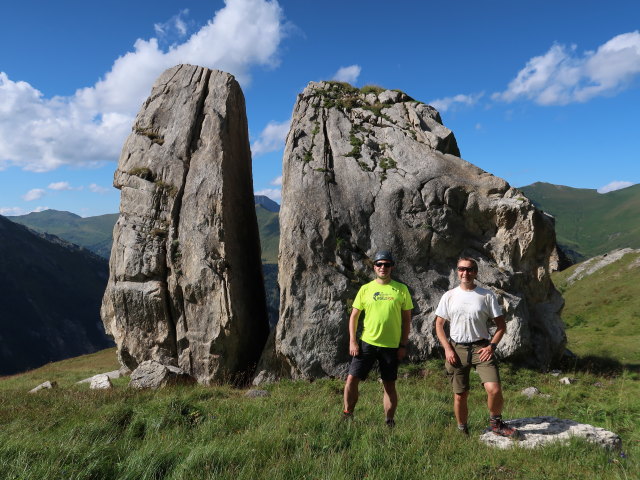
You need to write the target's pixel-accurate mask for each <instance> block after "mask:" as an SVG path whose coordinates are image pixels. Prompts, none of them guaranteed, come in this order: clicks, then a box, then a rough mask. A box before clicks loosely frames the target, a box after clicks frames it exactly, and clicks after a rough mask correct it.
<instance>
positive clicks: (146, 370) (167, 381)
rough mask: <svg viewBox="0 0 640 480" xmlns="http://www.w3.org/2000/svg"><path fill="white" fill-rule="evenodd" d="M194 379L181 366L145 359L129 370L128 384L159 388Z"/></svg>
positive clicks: (191, 381)
mask: <svg viewBox="0 0 640 480" xmlns="http://www.w3.org/2000/svg"><path fill="white" fill-rule="evenodd" d="M193 382H194V379H193V378H192V377H190V376H189V375H187V374H186V373H184V371H183V370H182V369H181V368H178V367H174V366H172V365H163V364H161V363H160V362H156V361H155V360H146V361H144V362H142V363H141V364H140V365H138V368H136V369H135V370H134V371H133V372H131V381H130V382H129V386H130V387H133V388H141V389H142V388H152V389H155V388H160V387H164V386H167V385H177V384H181V383H193Z"/></svg>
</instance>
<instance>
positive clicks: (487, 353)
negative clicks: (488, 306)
mask: <svg viewBox="0 0 640 480" xmlns="http://www.w3.org/2000/svg"><path fill="white" fill-rule="evenodd" d="M493 323H495V324H496V327H497V328H496V333H494V334H493V337H492V338H491V343H493V344H495V345H497V344H498V343H500V340H502V337H503V336H504V334H505V333H506V332H507V322H505V320H504V315H500V316H499V317H496V318H494V319H493ZM478 354H479V355H480V361H482V362H486V361H487V360H489V359H490V358H491V357H492V356H493V347H492V346H491V345H487V346H486V347H484V348H481V349H479V350H478Z"/></svg>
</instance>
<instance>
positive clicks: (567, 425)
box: [480, 417, 622, 449]
mask: <svg viewBox="0 0 640 480" xmlns="http://www.w3.org/2000/svg"><path fill="white" fill-rule="evenodd" d="M505 423H507V424H509V425H510V426H512V427H515V428H517V429H518V430H519V431H520V433H521V439H520V440H517V441H514V440H511V439H509V438H505V437H500V436H498V435H496V434H494V433H492V432H490V431H488V430H487V431H485V433H483V434H482V435H480V441H482V442H484V443H486V444H487V445H489V446H492V447H497V448H500V449H507V448H512V447H514V446H518V447H523V448H535V447H539V446H541V445H546V444H549V443H553V442H562V443H566V442H568V441H569V439H570V438H571V437H581V438H584V439H586V440H587V441H589V442H592V443H595V444H598V445H600V446H602V447H606V448H612V449H614V448H615V449H619V448H620V447H621V446H622V439H621V438H620V437H619V436H618V435H616V434H615V433H613V432H610V431H608V430H605V429H604V428H599V427H594V426H593V425H588V424H585V423H578V422H574V421H573V420H561V419H558V418H556V417H532V418H518V419H514V420H509V421H506V422H505Z"/></svg>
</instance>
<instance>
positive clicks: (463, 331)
mask: <svg viewBox="0 0 640 480" xmlns="http://www.w3.org/2000/svg"><path fill="white" fill-rule="evenodd" d="M457 271H458V279H459V280H460V286H458V287H456V288H454V289H453V290H449V291H448V292H447V293H445V294H444V295H443V296H442V298H441V299H440V303H439V304H438V308H437V309H436V333H437V335H438V339H439V340H440V344H441V345H442V347H443V348H444V353H445V357H446V362H445V367H446V370H447V375H448V376H449V378H450V379H451V385H452V387H453V411H454V414H455V416H456V420H457V421H458V429H459V430H460V431H461V432H463V433H465V434H467V435H468V434H469V427H468V426H467V419H468V416H469V411H468V408H467V398H468V396H469V388H470V385H469V374H470V372H471V367H474V368H475V369H476V371H477V372H478V374H479V375H480V380H481V381H482V385H483V386H484V389H485V390H486V392H487V406H488V407H489V414H490V419H489V424H490V427H491V430H492V431H493V432H494V433H495V434H497V435H501V436H503V437H511V438H518V437H519V433H518V431H517V430H516V429H515V428H512V427H510V426H509V425H507V424H506V423H504V422H503V421H502V406H503V403H504V402H503V398H502V387H501V386H500V375H499V372H498V365H497V362H496V358H495V350H496V347H497V345H498V343H499V342H500V340H501V339H502V336H503V335H504V334H505V332H506V331H507V325H506V323H505V320H504V316H503V314H502V308H501V307H500V305H499V304H498V300H497V299H496V297H495V295H494V294H493V293H492V292H491V291H490V290H487V289H485V288H481V287H479V286H477V285H476V283H475V280H476V277H477V276H478V264H477V262H476V261H475V260H474V259H473V258H468V257H463V258H460V259H459V260H458V266H457ZM489 320H492V321H493V323H495V325H496V327H497V328H496V331H495V333H494V334H493V336H492V335H491V334H490V332H489V325H488V321H489ZM447 321H448V322H449V337H450V338H447V335H446V333H445V331H444V323H445V322H447Z"/></svg>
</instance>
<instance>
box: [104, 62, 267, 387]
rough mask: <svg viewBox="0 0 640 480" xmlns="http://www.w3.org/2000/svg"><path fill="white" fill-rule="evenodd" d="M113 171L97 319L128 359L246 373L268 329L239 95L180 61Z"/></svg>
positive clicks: (214, 74)
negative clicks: (114, 196)
mask: <svg viewBox="0 0 640 480" xmlns="http://www.w3.org/2000/svg"><path fill="white" fill-rule="evenodd" d="M132 130H133V131H132V133H131V135H130V136H129V137H128V138H127V140H126V142H125V144H124V147H123V149H122V154H121V156H120V160H119V163H118V168H117V170H116V173H115V177H114V185H115V186H116V187H117V188H119V189H120V190H121V200H120V217H119V219H118V222H117V224H116V226H115V228H114V242H113V250H112V252H111V259H110V279H109V284H108V286H107V289H106V292H105V295H104V299H103V304H102V319H103V322H104V325H105V328H106V330H107V332H108V333H109V334H110V335H112V336H113V338H114V339H115V341H116V343H117V345H118V356H119V359H120V361H121V363H122V364H123V365H125V366H126V367H128V368H129V369H131V370H134V369H135V368H136V367H137V366H138V365H139V364H140V363H142V362H143V361H146V360H155V361H157V362H160V363H161V364H163V365H169V366H176V367H179V368H181V369H182V370H183V371H184V372H185V373H187V374H189V375H191V376H192V377H195V378H196V379H197V380H198V381H199V382H201V383H205V384H206V383H211V382H213V381H219V380H228V379H230V378H236V377H238V376H242V375H246V374H248V372H249V371H250V370H251V369H252V368H253V367H254V366H255V364H256V362H257V360H258V358H259V356H260V353H261V351H262V347H263V345H264V342H265V340H266V337H267V334H268V323H267V317H266V306H265V296H264V287H263V283H262V271H261V266H260V243H259V242H260V241H259V237H258V228H257V223H256V214H255V207H254V200H253V185H252V172H251V152H250V149H249V139H248V131H247V119H246V113H245V102H244V96H243V94H242V91H241V89H240V86H239V85H238V83H237V82H236V80H235V79H234V78H233V76H231V75H229V74H227V73H224V72H220V71H216V70H209V69H206V68H202V67H196V66H191V65H178V66H176V67H174V68H171V69H169V70H167V71H165V72H164V73H163V74H162V75H161V76H160V77H159V78H158V80H157V81H156V83H155V84H154V86H153V89H152V92H151V95H150V96H149V98H148V99H147V100H146V101H145V102H144V104H143V106H142V108H141V110H140V112H139V113H138V115H137V117H136V120H135V123H134V125H133V129H132Z"/></svg>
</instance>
